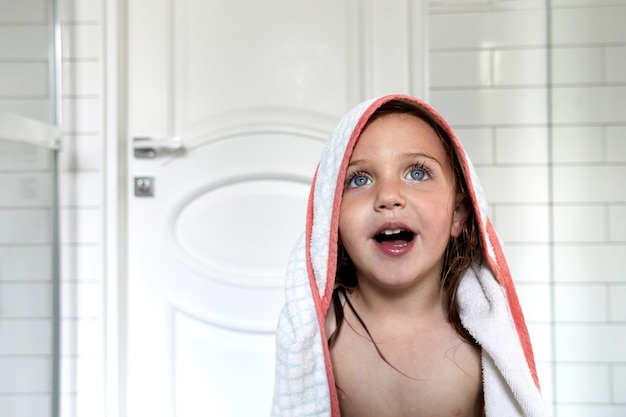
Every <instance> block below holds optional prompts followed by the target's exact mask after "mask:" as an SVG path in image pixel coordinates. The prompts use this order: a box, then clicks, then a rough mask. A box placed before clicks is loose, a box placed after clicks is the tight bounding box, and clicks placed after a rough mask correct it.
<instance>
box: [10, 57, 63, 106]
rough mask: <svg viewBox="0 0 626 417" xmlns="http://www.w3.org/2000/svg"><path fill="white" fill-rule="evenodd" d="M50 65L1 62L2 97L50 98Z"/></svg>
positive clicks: (43, 63)
mask: <svg viewBox="0 0 626 417" xmlns="http://www.w3.org/2000/svg"><path fill="white" fill-rule="evenodd" d="M50 93H51V92H50V91H48V63H46V62H0V96H5V97H11V98H17V99H19V98H25V97H49V95H50Z"/></svg>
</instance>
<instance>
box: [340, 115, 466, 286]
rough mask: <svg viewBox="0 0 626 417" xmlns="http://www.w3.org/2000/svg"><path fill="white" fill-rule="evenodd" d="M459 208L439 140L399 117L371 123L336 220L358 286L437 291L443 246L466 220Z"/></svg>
mask: <svg viewBox="0 0 626 417" xmlns="http://www.w3.org/2000/svg"><path fill="white" fill-rule="evenodd" d="M460 203H461V195H460V194H458V193H457V191H456V187H455V184H454V176H453V173H452V168H451V167H450V165H449V163H448V157H447V155H446V151H445V149H444V147H443V144H442V143H441V139H440V138H439V137H438V136H437V134H436V133H435V131H434V130H433V129H432V128H431V127H430V126H429V125H428V124H427V123H426V122H424V121H423V120H421V119H419V118H418V117H416V116H413V115H410V114H397V113H392V114H387V115H383V116H380V117H379V118H377V119H376V120H374V121H372V122H370V124H369V125H368V126H367V127H366V128H365V130H364V131H363V132H362V133H361V136H360V138H359V140H358V142H357V143H356V146H355V148H354V151H353V154H352V157H351V159H350V164H349V166H348V170H347V173H346V183H345V188H344V193H343V200H342V203H341V212H340V216H339V234H340V239H341V242H342V244H343V245H344V247H345V249H346V251H347V252H348V254H349V255H350V258H351V259H352V262H353V263H354V266H355V269H356V273H357V277H358V280H359V286H363V285H369V286H374V287H377V288H379V289H380V290H383V291H394V290H402V289H406V288H409V287H413V286H415V285H420V283H430V284H431V285H432V283H437V285H438V283H439V280H440V277H441V268H442V259H443V253H444V251H445V248H446V245H447V244H448V241H449V239H450V236H455V237H456V236H458V235H459V233H460V232H461V229H462V226H463V222H464V220H465V216H466V212H465V210H464V208H463V205H462V204H460Z"/></svg>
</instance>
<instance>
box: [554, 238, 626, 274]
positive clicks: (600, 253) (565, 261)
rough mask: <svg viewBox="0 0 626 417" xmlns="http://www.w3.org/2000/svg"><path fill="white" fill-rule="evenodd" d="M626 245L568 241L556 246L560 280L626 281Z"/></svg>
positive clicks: (555, 258)
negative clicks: (571, 242)
mask: <svg viewBox="0 0 626 417" xmlns="http://www.w3.org/2000/svg"><path fill="white" fill-rule="evenodd" d="M625 270H626V245H598V244H594V245H581V244H574V245H566V244H557V245H555V247H554V279H555V281H556V282H578V283H585V282H586V283H594V282H623V281H624V271H625Z"/></svg>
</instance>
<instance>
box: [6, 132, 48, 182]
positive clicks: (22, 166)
mask: <svg viewBox="0 0 626 417" xmlns="http://www.w3.org/2000/svg"><path fill="white" fill-rule="evenodd" d="M0 166H1V167H2V171H3V174H4V173H10V171H50V170H51V167H52V152H51V151H50V150H48V149H43V148H39V147H36V146H34V145H29V144H27V143H24V142H14V141H9V140H3V141H0ZM2 178H4V177H2ZM0 184H4V180H3V181H2V182H1V183H0ZM2 191H3V192H4V190H2Z"/></svg>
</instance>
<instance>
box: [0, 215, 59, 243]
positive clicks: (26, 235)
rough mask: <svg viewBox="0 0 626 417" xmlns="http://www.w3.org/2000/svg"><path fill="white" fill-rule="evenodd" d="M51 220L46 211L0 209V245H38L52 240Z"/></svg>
mask: <svg viewBox="0 0 626 417" xmlns="http://www.w3.org/2000/svg"><path fill="white" fill-rule="evenodd" d="M51 223H52V219H51V214H50V210H48V209H30V208H22V209H0V230H2V233H1V234H0V243H2V244H17V245H19V244H24V243H29V244H40V243H50V242H51V239H52V224H51Z"/></svg>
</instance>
